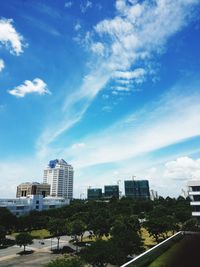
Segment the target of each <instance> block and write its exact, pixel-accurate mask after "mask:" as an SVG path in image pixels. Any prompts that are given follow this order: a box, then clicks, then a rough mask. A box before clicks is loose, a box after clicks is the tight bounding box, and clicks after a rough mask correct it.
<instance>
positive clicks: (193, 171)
mask: <svg viewBox="0 0 200 267" xmlns="http://www.w3.org/2000/svg"><path fill="white" fill-rule="evenodd" d="M164 176H165V177H166V178H172V179H174V180H185V181H188V180H191V179H199V178H200V159H192V158H190V157H180V158H177V159H176V160H173V161H169V162H167V163H166V164H165V172H164Z"/></svg>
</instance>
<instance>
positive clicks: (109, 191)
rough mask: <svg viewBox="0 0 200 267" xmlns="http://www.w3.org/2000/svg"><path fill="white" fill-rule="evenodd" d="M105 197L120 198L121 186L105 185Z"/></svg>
mask: <svg viewBox="0 0 200 267" xmlns="http://www.w3.org/2000/svg"><path fill="white" fill-rule="evenodd" d="M104 197H105V198H112V197H115V198H119V186H118V185H105V186H104Z"/></svg>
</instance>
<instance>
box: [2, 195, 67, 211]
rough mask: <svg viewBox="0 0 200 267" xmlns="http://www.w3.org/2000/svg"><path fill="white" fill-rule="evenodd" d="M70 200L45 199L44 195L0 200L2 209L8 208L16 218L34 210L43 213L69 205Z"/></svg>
mask: <svg viewBox="0 0 200 267" xmlns="http://www.w3.org/2000/svg"><path fill="white" fill-rule="evenodd" d="M69 204H70V200H69V199H65V198H61V197H60V198H59V197H45V198H43V196H42V195H29V196H26V197H20V198H6V199H0V207H1V208H7V209H9V210H10V212H12V213H13V214H14V215H16V216H21V215H24V214H27V213H29V212H30V211H32V210H36V211H42V210H48V209H53V208H60V207H62V206H64V205H69Z"/></svg>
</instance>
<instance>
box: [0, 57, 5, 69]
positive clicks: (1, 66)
mask: <svg viewBox="0 0 200 267" xmlns="http://www.w3.org/2000/svg"><path fill="white" fill-rule="evenodd" d="M4 68H5V64H4V61H3V59H0V72H1V71H2V70H3V69H4Z"/></svg>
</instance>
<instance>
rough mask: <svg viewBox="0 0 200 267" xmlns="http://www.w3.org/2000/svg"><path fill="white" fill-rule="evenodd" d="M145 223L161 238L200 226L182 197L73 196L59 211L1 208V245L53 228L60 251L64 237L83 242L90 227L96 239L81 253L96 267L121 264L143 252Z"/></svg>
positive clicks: (188, 203) (91, 234)
mask: <svg viewBox="0 0 200 267" xmlns="http://www.w3.org/2000/svg"><path fill="white" fill-rule="evenodd" d="M141 227H145V228H146V229H147V230H148V232H149V234H150V235H151V236H152V237H153V238H154V239H155V240H156V242H160V241H161V240H162V239H164V238H166V237H167V236H168V235H169V233H174V232H176V231H178V230H181V229H186V230H187V229H188V230H191V229H192V228H195V227H196V228H198V223H197V222H196V221H195V220H193V219H192V218H191V207H190V201H189V199H184V198H183V197H178V198H177V199H175V198H170V197H167V198H162V197H160V198H159V199H157V200H155V201H151V200H142V199H140V200H136V199H129V198H122V199H120V200H118V199H115V198H113V199H111V200H110V201H109V202H102V201H84V200H74V201H72V203H71V204H70V205H68V206H65V207H62V208H59V209H52V210H46V211H41V212H37V211H32V212H31V213H30V214H28V215H24V216H21V217H16V216H14V215H12V214H11V213H10V212H9V211H8V210H6V209H0V232H1V233H2V234H1V236H2V238H1V237H0V243H2V241H3V239H4V234H5V233H11V232H28V231H31V230H33V229H34V230H36V229H48V230H49V232H50V233H51V235H52V236H54V237H56V238H57V240H58V243H57V248H58V249H59V240H60V236H62V235H69V236H72V238H73V240H74V243H75V244H78V243H79V242H81V241H82V238H83V234H84V233H85V231H88V233H89V236H90V237H91V238H93V240H95V242H91V243H90V246H88V247H85V248H84V249H82V250H81V251H80V252H79V254H80V257H81V258H82V259H83V260H84V261H85V262H88V263H90V264H92V266H97V267H101V266H105V264H107V263H110V264H113V265H116V266H120V265H121V264H122V263H124V262H126V261H127V257H129V256H134V255H137V254H139V253H141V252H142V251H144V244H143V239H142V235H141Z"/></svg>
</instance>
